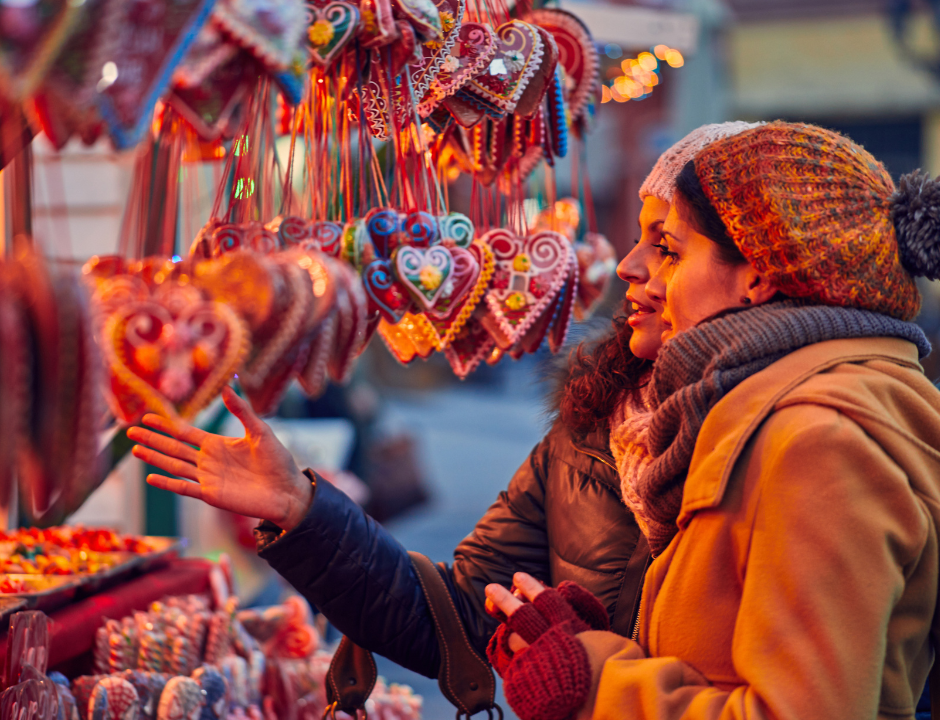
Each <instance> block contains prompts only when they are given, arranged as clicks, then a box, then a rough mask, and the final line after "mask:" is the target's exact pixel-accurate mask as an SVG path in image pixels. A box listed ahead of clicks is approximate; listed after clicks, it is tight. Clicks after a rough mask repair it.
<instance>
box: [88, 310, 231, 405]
mask: <svg viewBox="0 0 940 720" xmlns="http://www.w3.org/2000/svg"><path fill="white" fill-rule="evenodd" d="M103 339H104V355H105V358H106V360H107V362H108V365H109V367H110V370H111V391H112V398H111V399H112V409H113V410H114V413H115V415H117V416H118V417H120V418H121V419H123V420H124V421H125V422H128V423H136V422H138V421H139V420H140V417H141V416H142V415H143V414H144V413H145V412H148V411H150V412H156V413H159V414H161V415H165V416H168V417H173V416H174V415H176V414H178V415H179V416H180V417H182V418H184V419H188V418H192V417H193V416H195V414H196V413H197V412H199V410H201V409H202V408H203V407H205V406H206V405H207V404H208V403H209V401H210V400H212V398H213V397H215V396H216V395H217V394H218V393H219V391H220V390H221V389H222V386H223V385H225V384H226V383H227V382H228V381H229V380H230V379H231V377H232V376H233V375H234V374H235V372H236V370H237V369H238V368H239V366H240V365H241V362H242V360H243V359H244V357H245V355H246V354H247V352H248V343H249V334H248V329H247V327H246V326H245V324H244V321H243V320H241V318H239V317H238V316H237V315H236V314H235V312H234V311H233V310H232V309H231V308H229V307H228V306H227V305H224V304H222V303H217V302H210V301H200V302H195V303H192V304H189V305H187V306H185V307H184V308H183V310H182V311H181V312H180V313H179V314H178V315H175V316H174V315H173V313H171V312H170V310H169V309H168V308H167V307H165V305H164V304H161V303H158V302H156V301H154V300H148V301H145V302H138V303H133V304H131V305H128V306H126V307H124V308H123V309H121V310H119V311H118V312H116V313H114V314H113V315H111V317H109V318H108V321H107V323H106V325H105V330H104V338H103Z"/></svg>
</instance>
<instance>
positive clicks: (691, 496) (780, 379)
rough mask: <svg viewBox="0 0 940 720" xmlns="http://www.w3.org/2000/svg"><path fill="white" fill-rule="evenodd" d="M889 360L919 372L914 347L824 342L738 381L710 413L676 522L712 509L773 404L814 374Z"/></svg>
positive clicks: (890, 342)
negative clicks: (844, 366) (839, 367)
mask: <svg viewBox="0 0 940 720" xmlns="http://www.w3.org/2000/svg"><path fill="white" fill-rule="evenodd" d="M871 360H887V361H889V362H894V363H896V364H898V365H904V366H907V367H911V368H914V369H916V370H920V371H921V372H922V371H923V368H922V367H921V366H920V364H919V363H918V361H917V348H916V346H915V345H914V344H913V343H910V342H908V341H906V340H899V339H897V338H852V339H845V340H828V341H825V342H821V343H815V344H813V345H807V346H806V347H803V348H800V349H799V350H796V351H794V352H792V353H790V354H789V355H787V356H786V357H783V358H781V359H780V360H778V361H777V362H775V363H774V364H773V365H771V366H769V367H767V368H765V369H764V370H762V371H761V372H759V373H756V374H755V375H752V376H751V377H749V378H748V379H747V380H744V381H743V382H741V383H740V384H739V385H738V386H737V387H736V388H734V389H733V390H732V391H731V392H730V393H728V394H727V395H726V396H725V397H723V398H722V399H721V400H720V401H719V402H718V403H717V404H716V405H715V406H714V407H713V408H712V409H711V411H710V412H709V413H708V417H706V418H705V423H704V424H703V425H702V429H701V430H700V431H699V435H698V440H697V442H696V445H695V452H694V453H693V455H692V461H691V463H690V465H689V473H688V476H687V477H689V478H691V477H693V476H694V478H695V480H694V482H692V483H689V482H688V481H687V482H686V486H685V490H684V493H683V497H682V508H681V510H680V511H679V517H678V519H677V524H678V525H679V527H680V528H682V527H685V525H686V524H688V521H689V519H690V517H691V515H692V514H693V513H695V512H696V511H698V510H703V509H705V508H712V507H716V506H717V505H718V504H719V503H720V502H721V500H722V498H723V497H724V493H725V488H726V487H727V485H728V479H729V478H730V477H731V471H732V470H733V469H734V465H735V462H736V461H737V459H738V457H739V456H740V454H741V452H742V450H743V449H744V447H745V445H746V444H747V442H748V440H750V438H751V436H752V435H753V434H754V433H755V432H756V431H757V429H758V428H759V427H760V425H761V423H763V422H764V420H765V419H766V418H767V416H768V415H770V413H771V412H772V411H773V409H774V407H775V406H776V404H777V403H778V402H779V401H780V400H781V399H782V398H783V397H784V396H785V395H786V394H787V393H789V392H791V391H792V390H793V389H794V388H796V387H797V386H799V385H800V384H801V383H803V382H805V381H806V380H807V379H809V378H810V377H812V376H813V375H817V374H819V373H821V372H825V371H826V370H829V369H830V368H833V367H835V366H836V365H841V364H843V363H863V362H869V361H871Z"/></svg>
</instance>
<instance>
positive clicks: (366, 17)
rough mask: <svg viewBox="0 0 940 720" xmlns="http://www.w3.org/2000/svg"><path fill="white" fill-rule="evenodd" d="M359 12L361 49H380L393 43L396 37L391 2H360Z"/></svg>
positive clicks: (396, 32) (379, 0) (365, 0)
mask: <svg viewBox="0 0 940 720" xmlns="http://www.w3.org/2000/svg"><path fill="white" fill-rule="evenodd" d="M359 11H360V13H361V14H362V22H361V24H360V28H359V42H360V43H361V44H362V47H364V48H376V47H382V46H383V45H388V44H389V43H392V42H394V41H395V38H397V37H398V28H397V26H396V25H395V17H394V15H393V14H392V2H391V0H361V2H360V3H359Z"/></svg>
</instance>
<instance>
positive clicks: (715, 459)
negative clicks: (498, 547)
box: [581, 338, 940, 720]
mask: <svg viewBox="0 0 940 720" xmlns="http://www.w3.org/2000/svg"><path fill="white" fill-rule="evenodd" d="M938 449H940V392H938V391H937V390H936V389H935V388H934V387H933V385H932V384H931V383H930V382H929V381H928V380H927V379H926V378H925V377H924V374H923V371H922V369H921V367H920V365H919V364H918V362H917V352H916V349H915V348H914V346H913V345H912V344H910V343H908V342H906V341H903V340H896V339H887V338H878V339H874V340H872V339H864V340H862V339H859V340H834V341H829V342H823V343H819V344H816V345H812V346H809V347H806V348H803V349H801V350H799V351H797V352H794V353H792V354H791V355H789V356H787V357H785V358H784V359H782V360H780V361H778V362H777V363H775V364H773V365H772V366H770V367H769V368H767V369H766V370H764V371H762V372H760V373H758V374H757V375H754V376H752V377H750V378H749V379H748V380H746V381H744V382H743V383H741V384H740V385H739V386H738V387H737V388H735V389H734V390H733V391H732V392H730V393H729V394H728V395H727V396H726V397H725V398H723V399H722V400H721V402H719V403H718V404H717V405H716V406H715V407H714V408H713V409H712V411H711V412H710V413H709V415H708V417H707V419H706V420H705V424H704V425H703V427H702V430H701V432H700V434H699V437H698V441H697V443H696V447H695V454H694V455H693V458H692V463H691V466H690V469H689V474H688V479H687V481H686V485H685V491H684V495H683V500H682V509H681V512H680V515H679V519H678V525H679V534H678V535H677V536H676V537H675V539H674V540H673V541H672V543H671V544H670V545H669V547H668V548H667V549H666V550H665V551H664V552H663V553H662V555H661V556H660V557H658V558H657V559H656V560H655V561H654V562H653V563H652V564H651V565H650V568H649V570H648V572H647V575H646V581H645V585H644V589H643V600H642V604H641V608H640V617H639V637H638V639H639V644H637V643H635V642H631V641H627V640H621V639H615V636H612V635H611V634H609V633H585V634H583V635H582V636H581V639H582V641H583V642H584V644H585V646H586V647H587V649H588V652H589V656H590V657H591V660H592V663H593V664H594V666H595V683H594V688H593V693H596V694H595V695H592V698H591V700H590V701H589V702H588V704H587V705H586V706H585V709H584V711H583V712H582V716H591V715H593V718H594V719H595V720H634V719H635V720H640V719H641V718H643V719H646V718H650V719H651V718H656V720H667V719H670V720H671V719H673V718H676V719H678V718H688V719H690V720H691V719H692V718H696V719H698V718H775V719H776V718H781V719H783V718H786V719H788V720H789V719H792V720H814V719H816V718H818V719H819V720H841V719H843V718H844V719H845V720H863V719H865V718H876V717H877V718H892V719H893V718H913V717H914V706H915V705H916V702H917V699H918V697H919V696H920V692H921V689H922V688H923V686H924V682H925V680H926V678H927V673H928V671H929V668H930V665H931V663H932V659H933V651H932V650H931V647H930V641H929V636H930V633H931V623H932V621H933V629H934V632H935V633H936V631H937V630H938V629H940V623H938V622H937V621H936V620H935V618H934V615H935V610H936V606H937V578H938V571H940V559H938V541H937V528H938V524H940V451H938Z"/></svg>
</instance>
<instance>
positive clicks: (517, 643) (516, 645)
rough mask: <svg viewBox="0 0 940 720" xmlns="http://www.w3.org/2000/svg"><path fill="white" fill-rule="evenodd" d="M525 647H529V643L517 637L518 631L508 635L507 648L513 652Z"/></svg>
mask: <svg viewBox="0 0 940 720" xmlns="http://www.w3.org/2000/svg"><path fill="white" fill-rule="evenodd" d="M527 647H529V643H527V642H526V641H525V640H523V639H522V638H521V637H519V634H518V633H513V634H512V635H510V636H509V649H510V650H512V651H513V652H514V653H517V652H519V651H520V650H525V649H526V648H527Z"/></svg>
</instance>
